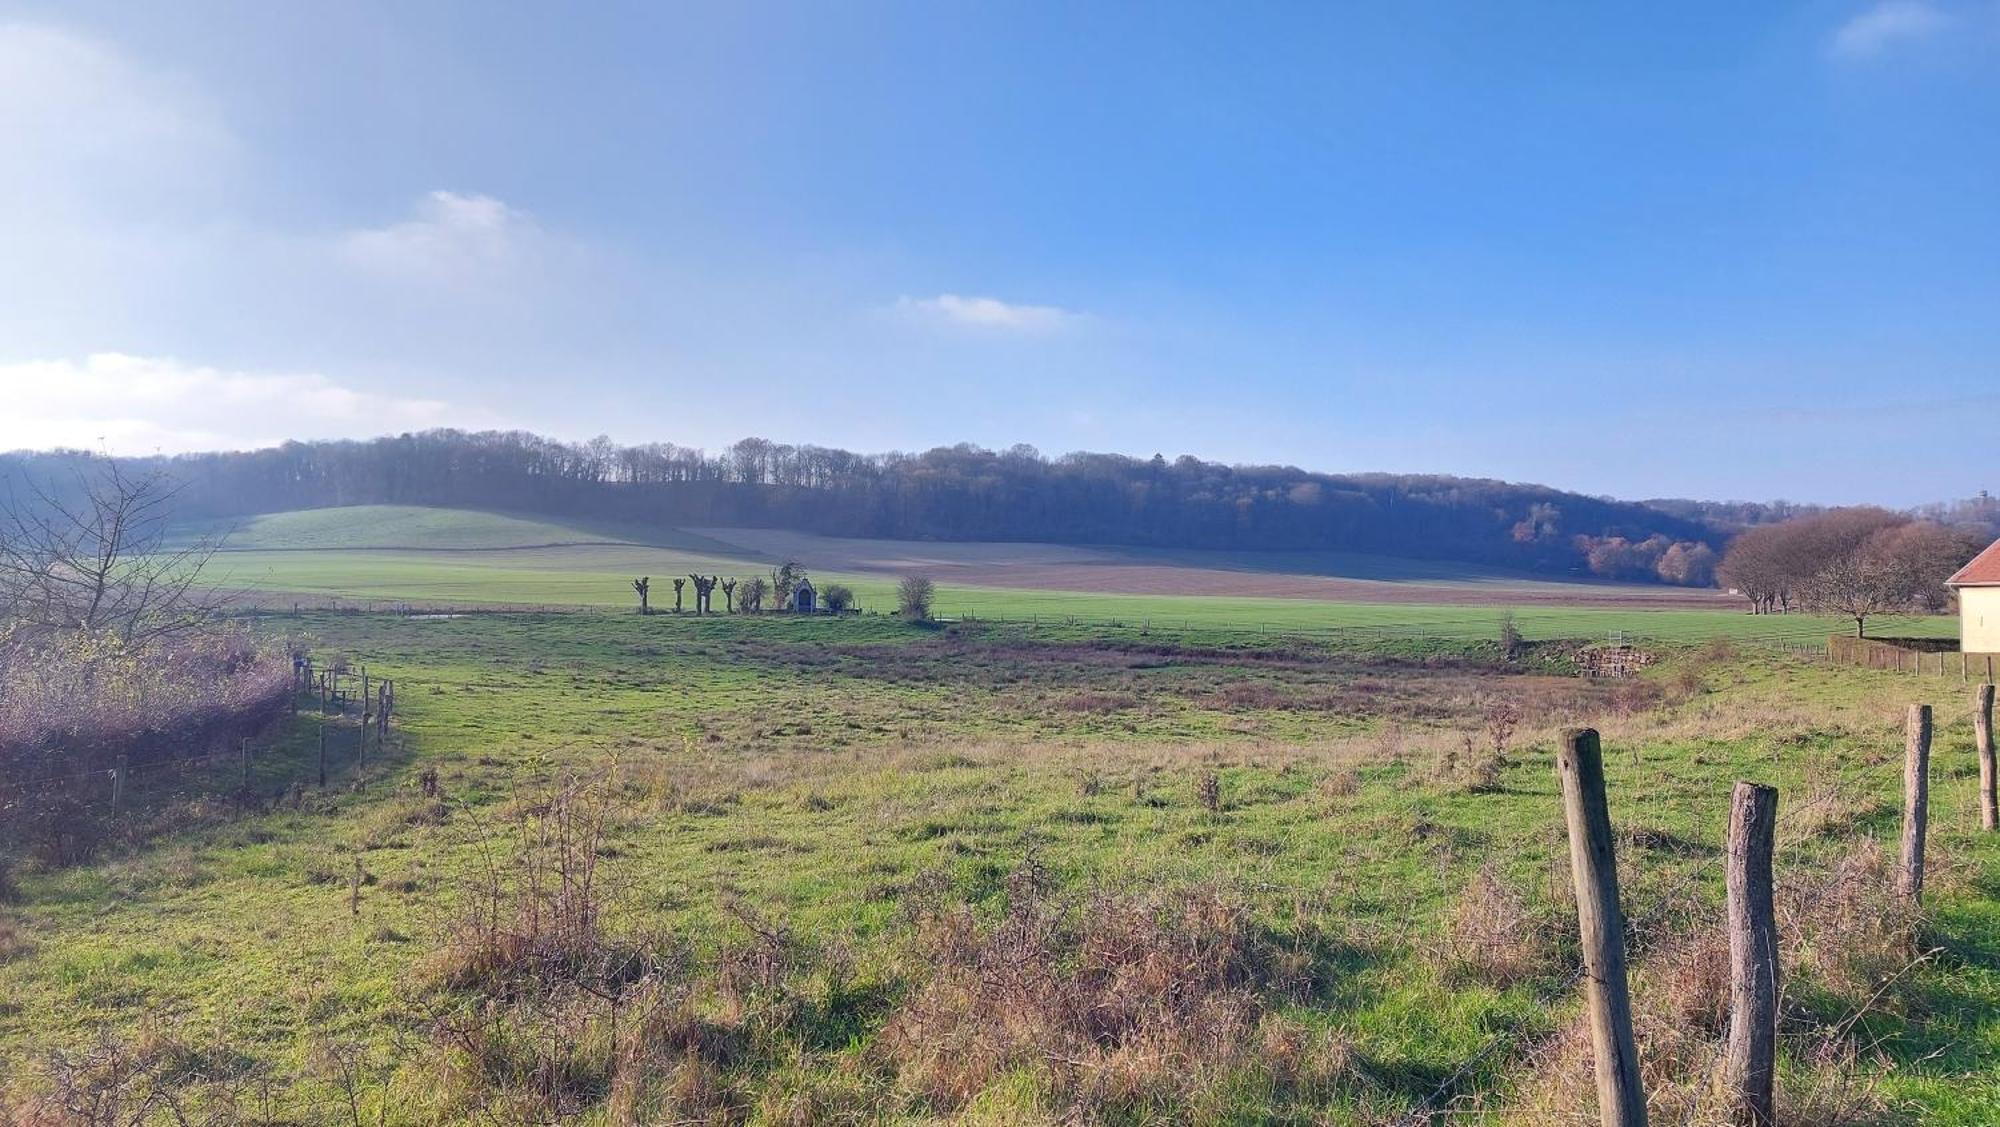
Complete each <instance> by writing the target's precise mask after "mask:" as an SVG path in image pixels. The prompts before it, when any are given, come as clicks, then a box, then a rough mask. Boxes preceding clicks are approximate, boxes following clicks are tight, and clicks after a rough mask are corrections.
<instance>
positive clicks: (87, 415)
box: [0, 352, 497, 454]
mask: <svg viewBox="0 0 2000 1127" xmlns="http://www.w3.org/2000/svg"><path fill="white" fill-rule="evenodd" d="M0 397H4V399H5V401H6V403H7V406H8V410H7V411H6V413H5V414H4V415H0V450H18V449H47V448H49V447H55V446H66V447H76V448H82V449H88V450H96V449H99V448H104V449H108V450H109V451H110V452H112V453H114V454H151V453H154V452H156V451H157V452H164V453H169V454H174V453H183V452H186V451H192V450H245V449H256V448H259V447H264V446H274V445H277V444H278V443H280V442H283V441H285V440H286V439H311V438H347V437H356V436H366V435H378V434H393V433H399V432H402V431H406V430H414V429H422V428H425V427H435V426H445V425H453V424H456V425H461V426H472V427H485V426H493V425H497V424H496V421H495V420H494V419H492V418H490V417H488V416H486V415H485V413H483V412H466V411H460V410H456V409H454V408H453V407H452V406H451V405H450V404H448V403H445V402H442V401H440V400H435V399H418V398H406V397H399V396H390V395H379V394H374V393H370V392H365V391H358V390H356V389H354V388H350V387H344V386H342V385H340V384H337V383H335V382H333V381H332V380H329V379H328V378H326V377H325V376H322V375H317V374H301V375H290V374H261V373H250V372H225V371H219V370H217V369H214V368H203V367H193V366H190V365H186V364H182V363H180V362H179V361H176V360H171V359H166V358H159V357H145V356H126V355H122V354H120V353H115V352H103V353H97V354H94V355H91V356H88V357H85V358H84V359H83V361H82V362H81V363H79V362H77V361H74V360H67V359H64V360H33V361H27V362H23V363H13V364H5V363H0Z"/></svg>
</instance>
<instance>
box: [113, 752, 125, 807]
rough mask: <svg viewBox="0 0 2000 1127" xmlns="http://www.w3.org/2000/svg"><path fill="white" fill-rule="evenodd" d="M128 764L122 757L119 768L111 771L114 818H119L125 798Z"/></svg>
mask: <svg viewBox="0 0 2000 1127" xmlns="http://www.w3.org/2000/svg"><path fill="white" fill-rule="evenodd" d="M126 762H127V761H126V759H125V757H124V756H122V755H121V756H119V757H118V766H116V767H113V768H112V769H111V816H112V817H114V818H115V817H117V816H118V808H119V806H120V805H122V804H123V801H124V798H125V764H126Z"/></svg>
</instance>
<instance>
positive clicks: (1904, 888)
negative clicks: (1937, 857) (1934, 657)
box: [1896, 704, 1931, 903]
mask: <svg viewBox="0 0 2000 1127" xmlns="http://www.w3.org/2000/svg"><path fill="white" fill-rule="evenodd" d="M1930 804H1931V706H1930V705H1927V704H1913V705H1911V706H1910V716H1909V719H1908V721H1906V722H1905V724H1904V736H1903V857H1902V864H1901V865H1900V866H1899V867H1898V869H1897V871H1896V894H1897V895H1899V896H1901V897H1903V898H1904V899H1905V900H1908V901H1910V902H1912V903H1915V902H1916V901H1919V900H1921V899H1923V895H1924V827H1925V825H1926V824H1928V822H1929V821H1930Z"/></svg>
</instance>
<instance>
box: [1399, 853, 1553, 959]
mask: <svg viewBox="0 0 2000 1127" xmlns="http://www.w3.org/2000/svg"><path fill="white" fill-rule="evenodd" d="M1565 933H1566V928H1565V925H1564V921H1563V920H1562V919H1561V918H1560V916H1559V915H1558V913H1557V912H1556V911H1555V910H1554V909H1553V907H1551V906H1544V907H1540V908H1537V907H1532V906H1531V905H1530V902H1529V898H1528V897H1527V896H1526V895H1525V894H1524V893H1523V892H1522V891H1521V890H1519V889H1517V888H1515V887H1514V886H1512V885H1510V884H1509V883H1507V882H1506V881H1505V880H1503V879H1502V878H1501V877H1500V876H1499V874H1498V873H1496V872H1495V871H1494V869H1493V867H1492V866H1490V865H1488V866H1485V867H1482V868H1481V869H1480V870H1479V871H1478V872H1477V873H1475V874H1474V875H1473V878H1472V880H1471V881H1470V882H1469V883H1468V884H1467V885H1466V887H1465V890H1464V891H1463V892H1461V893H1460V894H1459V896H1458V898H1457V900H1456V901H1454V902H1453V904H1452V906H1451V908H1450V910H1449V911H1448V912H1447V914H1446V916H1445V925H1444V933H1443V935H1442V936H1441V937H1440V938H1439V940H1438V942H1437V944H1436V946H1435V947H1434V948H1433V950H1432V952H1431V954H1432V960H1433V962H1434V963H1436V965H1437V966H1438V967H1439V968H1440V970H1442V971H1443V972H1444V974H1445V976H1446V978H1447V979H1448V980H1455V981H1459V982H1482V983H1485V984H1486V985H1488V986H1492V987H1496V988H1499V989H1505V988H1507V987H1509V986H1513V985H1516V984H1518V983H1523V982H1530V981H1533V980H1536V979H1540V978H1544V977H1546V976H1548V975H1549V974H1551V973H1552V972H1553V971H1554V970H1555V969H1556V967H1557V965H1558V962H1559V960H1560V957H1561V955H1562V953H1563V937H1564V935H1565Z"/></svg>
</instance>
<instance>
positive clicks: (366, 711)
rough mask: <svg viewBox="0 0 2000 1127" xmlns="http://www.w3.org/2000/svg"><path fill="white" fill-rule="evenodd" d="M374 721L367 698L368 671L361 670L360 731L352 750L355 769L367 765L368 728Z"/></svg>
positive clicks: (369, 701) (371, 706)
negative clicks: (358, 740)
mask: <svg viewBox="0 0 2000 1127" xmlns="http://www.w3.org/2000/svg"><path fill="white" fill-rule="evenodd" d="M374 719H375V713H374V704H373V702H372V700H371V699H370V697H369V696H368V670H367V669H366V668H363V669H362V670H361V731H360V732H359V733H358V735H359V736H360V742H359V743H357V744H356V745H355V748H354V765H355V766H356V767H366V766H367V765H368V726H369V723H370V722H371V721H373V720H374Z"/></svg>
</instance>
